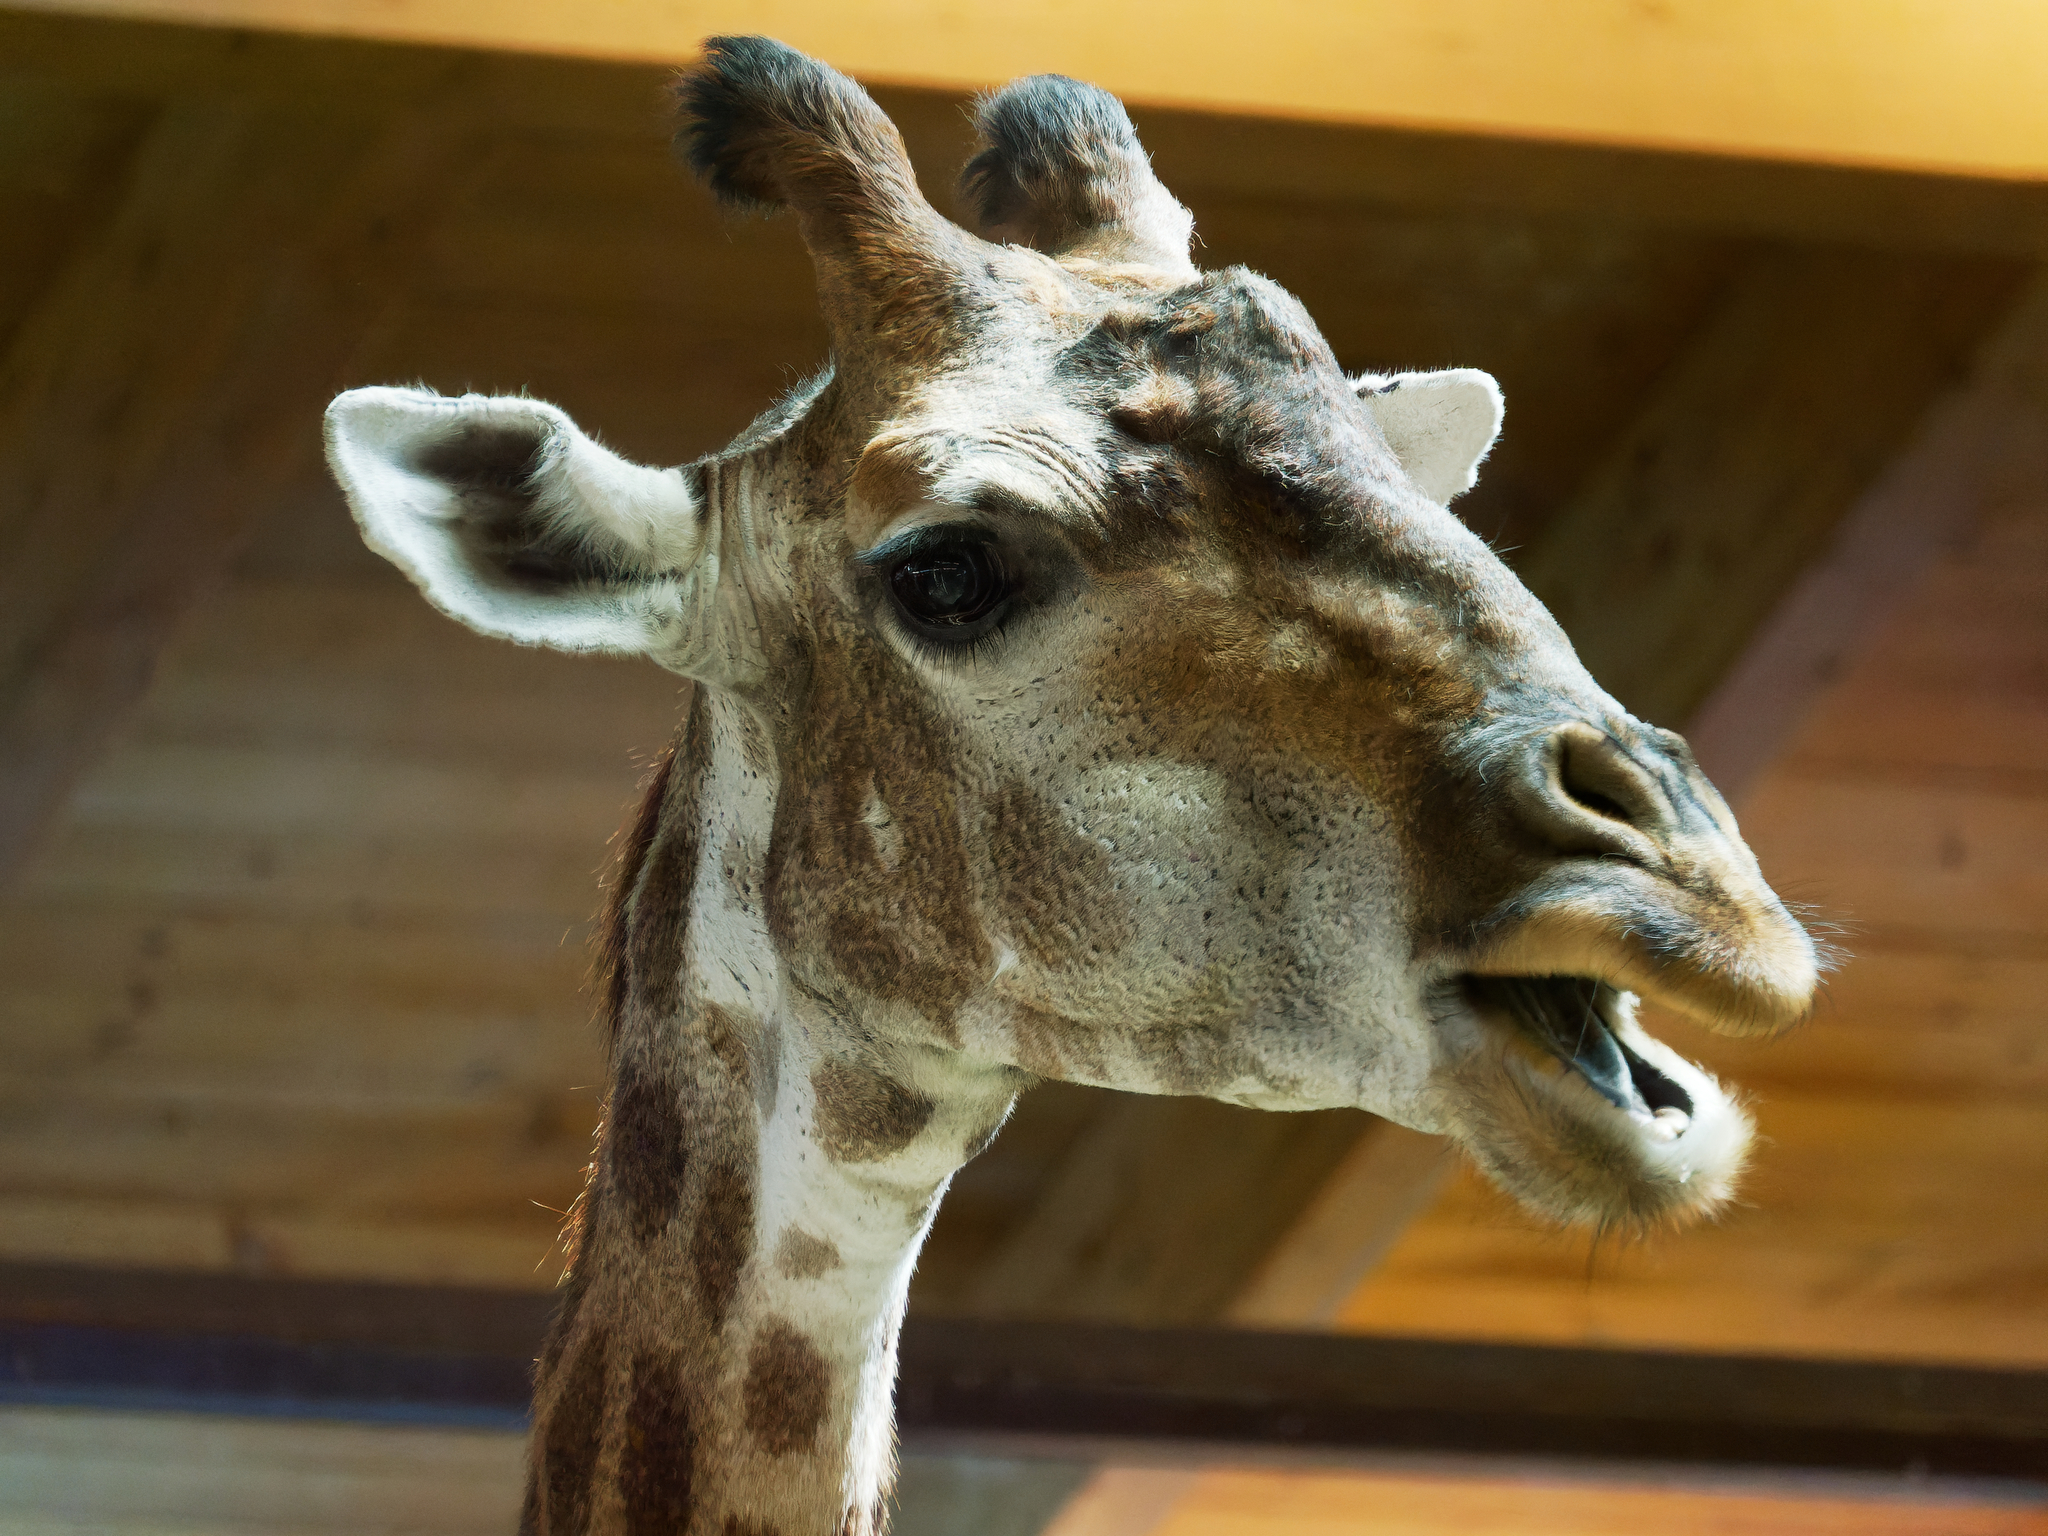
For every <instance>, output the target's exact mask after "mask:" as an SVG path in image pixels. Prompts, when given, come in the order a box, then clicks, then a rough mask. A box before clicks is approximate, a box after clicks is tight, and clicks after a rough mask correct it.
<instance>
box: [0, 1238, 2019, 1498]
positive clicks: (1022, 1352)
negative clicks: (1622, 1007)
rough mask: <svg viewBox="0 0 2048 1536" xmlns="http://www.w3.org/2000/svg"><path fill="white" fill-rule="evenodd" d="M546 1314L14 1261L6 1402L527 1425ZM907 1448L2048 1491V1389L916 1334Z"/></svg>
mask: <svg viewBox="0 0 2048 1536" xmlns="http://www.w3.org/2000/svg"><path fill="white" fill-rule="evenodd" d="M548 1310H549V1298H547V1297H544V1296H535V1295H522V1294H513V1293H505V1292H492V1291H476V1290H462V1289H456V1288H431V1287H419V1286H377V1285H337V1284H332V1283H326V1284H320V1283H307V1282H303V1281H274V1280H273V1281H260V1280H248V1279H240V1278H232V1277H215V1276H209V1277H192V1276H182V1275H168V1274H163V1273H161V1272H158V1273H151V1272H147V1271H128V1272H109V1271H93V1270H88V1269H78V1268H73V1267H65V1266H32V1265H10V1266H4V1267H0V1341H4V1344H5V1348H4V1349H0V1400H13V1401H16V1402H68V1403H78V1404H89V1405H96V1406H121V1405H127V1406H142V1405H148V1404H154V1405H158V1406H174V1405H175V1406H181V1407H184V1408H187V1409H201V1410H211V1411H217V1412H239V1413H252V1412H255V1413H276V1412H279V1411H288V1412H293V1413H297V1414H301V1415H305V1416H310V1417H334V1418H372V1419H381V1420H384V1421H387V1422H390V1421H395V1422H428V1423H433V1422H440V1423H447V1422H451V1421H457V1422H459V1421H464V1420H467V1421H470V1422H486V1423H488V1422H501V1423H502V1422H513V1421H516V1419H517V1418H518V1416H519V1415H520V1414H521V1413H522V1411H523V1409H524V1407H525V1398H526V1378H527V1372H528V1369H529V1366H530V1362H531V1360H532V1358H533V1356H534V1354H535V1352H536V1351H537V1350H538V1347H539V1343H540V1338H541V1333H542V1330H543V1328H544V1326H545V1321H546V1315H547V1312H548ZM898 1403H899V1409H898V1412H899V1418H900V1422H901V1427H902V1431H903V1434H904V1438H905V1441H906V1443H907V1444H909V1445H910V1446H912V1447H913V1448H914V1447H916V1446H917V1445H919V1444H920V1443H929V1442H942V1443H950V1444H955V1445H958V1444H960V1443H962V1442H963V1441H965V1442H968V1443H972V1444H974V1445H976V1447H977V1448H978V1449H983V1450H986V1451H992V1452H997V1453H1000V1452H1001V1451H1003V1450H1005V1449H1014V1448H1017V1447H1019V1446H1020V1445H1021V1446H1025V1447H1029V1448H1032V1449H1036V1450H1039V1451H1041V1452H1042V1451H1043V1450H1044V1449H1045V1448H1046V1447H1047V1446H1048V1445H1057V1446H1059V1447H1060V1448H1061V1449H1063V1450H1066V1451H1067V1452H1069V1453H1070V1454H1071V1453H1075V1452H1080V1453H1085V1454H1093V1455H1097V1456H1112V1457H1114V1456H1117V1455H1119V1454H1121V1455H1123V1456H1126V1457H1128V1456H1129V1455H1130V1454H1131V1453H1132V1452H1133V1451H1139V1452H1141V1453H1143V1452H1145V1451H1150V1452H1151V1453H1152V1454H1158V1453H1159V1452H1160V1451H1162V1450H1165V1451H1167V1452H1169V1453H1170V1452H1171V1451H1172V1450H1173V1448H1176V1447H1178V1448H1180V1449H1181V1450H1183V1451H1191V1452H1196V1453H1200V1454H1206V1455H1208V1456H1211V1457H1214V1456H1218V1455H1223V1456H1228V1455H1231V1454H1233V1453H1234V1454H1236V1455H1240V1456H1242V1455H1244V1454H1246V1453H1248V1452H1249V1453H1258V1452H1260V1451H1264V1452H1267V1453H1271V1452H1273V1451H1292V1452H1296V1453H1300V1452H1308V1453H1312V1454H1320V1455H1322V1456H1333V1455H1334V1456H1343V1455H1345V1454H1353V1455H1355V1454H1359V1453H1375V1452H1378V1453H1384V1452H1387V1451H1405V1452H1425V1453H1439V1454H1452V1455H1461V1456H1480V1457H1483V1456H1503V1455H1505V1456H1538V1457H1548V1456H1555V1457H1566V1458H1570V1459H1571V1460H1573V1461H1575V1462H1582V1463H1583V1462H1596V1463H1597V1462H1604V1463H1607V1464H1609V1465H1610V1466H1613V1465H1621V1466H1626V1465H1629V1464H1638V1465H1640V1464H1645V1463H1648V1464H1665V1465H1672V1464H1677V1465H1687V1466H1691V1467H1694V1468H1702V1467H1705V1468H1726V1469H1734V1468H1752V1469H1754V1468H1763V1467H1779V1468H1804V1469H1809V1470H1826V1471H1838V1472H1839V1471H1856V1472H1875V1473H1890V1474H1893V1475H1906V1476H1910V1477H1915V1478H1924V1477H1926V1476H1928V1475H1930V1474H1934V1475H1951V1476H1954V1475H1963V1476H1968V1475H1979V1476H1981V1475H1994V1476H2004V1477H2015V1478H2021V1479H2033V1480H2035V1481H2038V1480H2040V1479H2041V1478H2042V1476H2043V1475H2044V1474H2043V1468H2044V1466H2048V1460H2044V1455H2048V1377H2044V1375H2043V1373H2040V1372H2028V1371H1987V1370H1968V1369H1959V1368H1955V1367H1947V1366H1938V1365H1927V1364H1919V1363H1913V1362H1899V1363H1882V1364H1871V1363H1858V1364H1844V1363H1839V1362H1823V1361H1804V1360H1795V1359H1786V1358H1761V1357H1743V1356H1730V1355H1683V1354H1660V1353H1656V1352H1652V1351H1631V1350H1599V1349H1549V1348H1540V1347H1527V1346H1514V1345H1484V1344H1459V1343H1441V1342H1434V1341H1424V1340H1411V1339H1399V1340H1397V1339H1374V1338H1362V1337H1357V1336H1351V1337H1332V1336H1329V1335H1320V1334H1287V1333H1259V1332H1245V1333H1233V1332H1229V1331H1225V1330H1213V1329H1212V1330H1186V1331H1176V1330H1170V1329H1150V1328H1146V1329H1139V1328H1116V1327H1104V1326H1088V1325H1078V1324H1073V1323H1055V1324H1044V1323H1039V1324H1033V1323H1000V1322H992V1321H987V1320H965V1319H959V1320H932V1319H912V1320H911V1321H910V1322H909V1323H908V1324H907V1325H906V1327H905V1329H904V1333H903V1342H902V1375H901V1383H900V1386H899V1389H898Z"/></svg>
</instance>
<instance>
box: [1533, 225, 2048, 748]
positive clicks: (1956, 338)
mask: <svg viewBox="0 0 2048 1536" xmlns="http://www.w3.org/2000/svg"><path fill="white" fill-rule="evenodd" d="M2025 277H2026V272H2025V271H2024V269H2021V268H2016V267H2014V266H2013V265H2012V264H2010V263H2006V262H1990V261H1987V262H1983V263H1981V264H1963V263H1954V262H1942V263H1932V262H1928V261H1925V260H1922V259H1918V258H1912V257H1905V256H1896V255H1885V254H1879V253H1873V252H1868V251H1857V250H1843V249H1829V248H1825V247H1822V248H1803V249H1802V248H1795V249H1782V250H1773V251H1766V252H1764V253H1762V254H1761V255H1759V256H1757V257H1756V258H1754V259H1753V261H1752V262H1751V263H1750V265H1749V267H1748V270H1747V271H1746V272H1745V273H1744V274H1743V275H1742V276H1741V278H1740V279H1739V280H1738V281H1737V282H1736V284H1735V285H1734V288H1733V291H1732V292H1731V293H1730V294H1729V295H1728V296H1727V298H1726V300H1725V301H1724V302H1723V303H1722V305H1721V306H1720V308H1719V310H1718V311H1717V312H1716V313H1715V314H1714V315H1713V316H1712V317H1711V319H1710V320H1709V321H1708V323H1707V325H1706V327H1705V329H1704V331H1703V333H1702V334H1701V335H1700V336H1699V338H1698V339H1697V341H1695V343H1694V344H1693V345H1692V347H1691V348H1690V349H1689V350H1688V352H1687V353H1686V355H1685V356H1684V357H1683V358H1682V359H1681V360H1680V362H1679V363H1678V364H1677V365H1676V366H1675V367H1673V368H1672V369H1671V370H1670V371H1669V373H1668V374H1667V375H1666V377H1665V378H1664V380H1663V381H1662V383H1661V384H1660V385H1659V386H1658V388H1657V389H1656V390H1655V391H1654V393H1653V394H1652V396H1651V398H1650V399H1649V400H1648V401H1647V402H1646V404H1645V405H1644V408H1643V410H1642V412H1641V414H1640V415H1638V416H1637V418H1636V419H1635V421H1634V422H1633V423H1632V424H1630V425H1629V426H1628V427H1627V428H1626V430H1625V431H1624V432H1623V433H1622V434H1621V435H1620V437H1619V438H1618V440H1617V441H1616V442H1615V444H1614V446H1613V448H1612V449H1611V450H1609V452H1608V454H1607V456H1606V458H1605V460H1604V462H1603V463H1602V464H1601V465H1600V466H1599V468H1598V469H1597V470H1596V471H1595V472H1594V473H1593V475H1592V476H1591V478H1590V479H1589V481H1588V482H1587V484H1586V485H1585V486H1584V488H1583V489H1582V490H1581V491H1580V492H1579V493H1578V495H1577V496H1576V497H1574V498H1573V500H1572V502H1571V503H1570V504H1569V505H1568V506H1566V507H1565V508H1564V509H1563V510H1562V511H1561V512H1560V513H1559V514H1558V516H1557V517H1556V519H1555V521H1554V522H1553V523H1552V525H1551V526H1550V527H1549V528H1548V529H1546V530H1545V532H1544V534H1543V536H1542V538H1541V539H1540V540H1539V541H1538V542H1537V544H1536V546H1535V547H1534V548H1532V549H1530V550H1528V551H1527V552H1526V553H1523V554H1518V555H1513V556H1511V557H1510V558H1511V559H1513V560H1514V562H1515V563H1516V564H1517V565H1518V566H1519V568H1520V570H1521V573H1522V575H1523V578H1524V579H1525V580H1526V581H1527V582H1528V583H1529V585H1530V587H1531V588H1532V589H1533V590H1534V591H1535V593H1536V595H1537V596H1538V597H1540V598H1542V599H1543V601H1544V602H1545V603H1546V604H1548V605H1549V608H1550V610H1551V612H1552V613H1554V614H1555V615H1556V616H1557V619H1558V622H1559V623H1561V624H1562V625H1563V626H1564V628H1565V631H1566V632H1567V633H1568V634H1569V635H1570V636H1571V637H1572V642H1573V644H1574V645H1576V646H1577V647H1578V650H1579V654H1580V656H1581V658H1583V659H1584V661H1585V662H1586V665H1587V666H1588V667H1589V668H1590V669H1591V670H1592V673H1593V675H1594V676H1595V677H1596V678H1598V679H1599V680H1600V681H1601V682H1602V683H1603V684H1604V685H1605V686H1606V687H1607V688H1608V689H1609V690H1610V691H1611V692H1613V693H1614V694H1615V696H1616V697H1618V698H1619V699H1620V700H1621V701H1622V703H1623V704H1625V705H1626V706H1628V708H1629V709H1631V710H1632V711H1634V712H1635V713H1636V714H1638V715H1641V716H1643V717H1644V718H1646V719H1650V720H1656V721H1670V722H1682V721H1686V720H1689V719H1690V718H1691V716H1692V714H1693V712H1694V711H1695V710H1696V709H1698V708H1699V706H1700V705H1701V704H1702V703H1703V702H1704V701H1705V700H1706V698H1707V696H1708V694H1709V693H1710V692H1711V691H1712V689H1713V687H1714V685H1715V683H1716V682H1717V681H1718V680H1719V679H1720V678H1721V677H1722V676H1723V675H1724V674H1725V673H1726V672H1727V671H1728V669H1729V668H1730V667H1731V666H1732V665H1734V663H1735V661H1736V658H1737V657H1739V656H1740V655H1741V654H1742V651H1743V649H1744V647H1745V646H1746V645H1747V644H1748V642H1749V639H1750V637H1751V636H1752V635H1753V634H1755V633H1756V631H1757V629H1758V627H1759V626H1760V625H1761V624H1762V623H1763V622H1764V621H1765V619H1766V618H1767V617H1768V615H1769V614H1770V613H1771V612H1772V611H1773V610H1774V609H1775V608H1776V607H1777V605H1778V602H1779V600H1780V599H1781V598H1782V597H1783V595H1784V594H1785V592H1786V591H1787V589H1788V588H1789V587H1790V586H1791V584H1792V582H1793V580H1794V579H1795V578H1796V577H1797V576H1798V574H1799V572H1800V571H1801V570H1802V569H1803V568H1805V566H1806V565H1807V564H1808V563H1809V562H1810V561H1812V560H1813V559H1814V558H1815V556H1816V555H1817V554H1818V553H1819V552H1820V551H1821V550H1822V549H1824V548H1825V547H1826V546H1827V543H1828V540H1829V538H1830V536H1831V535H1832V533H1833V532H1834V529H1835V527H1836V526H1837V524H1838V523H1839V522H1840V521H1841V519H1842V517H1843V516H1844V515H1845V513H1846V512H1847V510H1848V508H1849V507H1850V505H1851V504H1852V503H1853V502H1854V501H1855V499H1856V497H1857V496H1858V495H1860V494H1861V492H1862V491H1863V489H1864V487H1865V486H1867V485H1868V484H1870V482H1871V481H1872V480H1873V479H1874V478H1875V477H1876V475H1877V473H1878V471H1879V470H1880V469H1881V468H1882V467H1883V466H1884V464H1885V463H1886V461H1887V460H1889V459H1890V458H1892V457H1893V456H1894V455H1895V454H1896V453H1897V452H1898V449H1899V444H1900V443H1901V442H1902V441H1903V440H1904V439H1905V438H1906V437H1907V435H1908V434H1909V433H1910V432H1911V431H1912V429H1913V427H1914V426H1915V424H1916V423H1917V422H1918V420H1919V419H1920V417H1921V415H1922V414H1923V413H1924V412H1925V411H1926V410H1927V409H1928V408H1929V406H1930V405H1931V403H1932V402H1933V401H1934V400H1935V399H1936V398H1938V397H1939V395H1940V394H1941V393H1942V391H1943V390H1944V389H1945V388H1947V387H1948V386H1949V384H1950V383H1951V382H1952V381H1953V380H1954V379H1956V378H1957V377H1958V376H1960V375H1961V374H1962V373H1963V372H1964V371H1965V370H1966V368H1967V366H1968V363H1969V359H1970V357H1971V355H1972V353H1973V351H1974V349H1975V348H1976V346H1977V344H1978V343H1979V342H1980V340H1981V339H1982V338H1983V337H1984V335H1985V334H1986V333H1987V331H1989V330H1990V328H1991V327H1992V326H1993V325H1995V324H1996V323H1997V322H1998V320H1999V319H2000V317H2001V316H2002V315H2003V313H2004V312H2005V310H2006V309H2007V308H2008V307H2009V306H2010V305H2011V304H2012V302H2013V301H2014V299H2015V296H2016V295H2017V293H2018V291H2019V289H2020V286H2021V284H2022V282H2023V281H2024V280H2025ZM1510 430H1512V428H1510Z"/></svg>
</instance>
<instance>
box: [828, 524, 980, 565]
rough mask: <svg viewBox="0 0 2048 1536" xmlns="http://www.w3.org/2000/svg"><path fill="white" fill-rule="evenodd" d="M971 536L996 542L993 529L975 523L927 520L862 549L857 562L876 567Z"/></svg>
mask: <svg viewBox="0 0 2048 1536" xmlns="http://www.w3.org/2000/svg"><path fill="white" fill-rule="evenodd" d="M970 539H971V540H973V541H974V542H976V543H981V544H987V543H993V542H994V540H993V539H992V538H991V536H990V534H989V531H988V530H987V529H986V528H983V527H981V526H980V525H978V524H975V523H926V524H924V525H923V526H921V527H917V528H906V529H904V530H903V532H901V533H899V534H897V535H895V536H894V537H893V538H887V539H884V540H882V542H881V543H879V544H877V545H876V546H875V547H874V548H873V549H865V550H862V551H860V552H859V553H858V554H856V555H855V556H854V557H853V563H854V564H855V565H861V566H866V567H867V568H868V569H869V570H876V569H879V568H880V567H882V566H885V565H887V564H888V563H889V562H890V561H892V560H897V559H901V558H902V557H904V556H906V555H914V554H916V553H917V552H918V550H920V549H921V548H923V547H925V546H926V545H931V544H958V543H964V542H966V541H967V540H970Z"/></svg>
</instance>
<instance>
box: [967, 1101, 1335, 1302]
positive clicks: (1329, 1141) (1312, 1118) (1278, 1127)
mask: <svg viewBox="0 0 2048 1536" xmlns="http://www.w3.org/2000/svg"><path fill="white" fill-rule="evenodd" d="M1027 1106H1028V1100H1027ZM1027 1112H1028V1109H1027ZM1374 1124H1375V1122H1374V1121H1373V1120H1372V1119H1371V1117H1369V1116H1366V1115H1362V1114H1359V1113H1357V1112H1355V1111H1344V1110H1335V1111H1325V1112H1322V1113H1319V1114H1306V1115H1275V1114H1270V1113H1267V1112H1264V1111H1260V1110H1251V1109H1240V1108H1238V1107H1236V1106H1234V1105H1229V1104H1220V1103H1217V1102H1215V1101H1214V1100H1210V1099H1194V1098H1155V1097H1149V1096H1142V1095H1135V1094H1113V1095H1103V1096H1102V1102H1101V1108H1100V1109H1099V1110H1098V1112H1097V1113H1096V1115H1095V1117H1094V1119H1093V1120H1092V1121H1091V1122H1090V1123H1089V1124H1088V1126H1087V1127H1086V1128H1085V1129H1084V1130H1083V1131H1082V1133H1081V1134H1080V1136H1079V1137H1078V1138H1077V1139H1076V1140H1075V1142H1074V1143H1073V1145H1072V1146H1071V1147H1070V1148H1069V1149H1068V1151H1067V1153H1066V1155H1065V1156H1064V1157H1063V1158H1062V1159H1061V1161H1060V1163H1059V1165H1058V1166H1057V1168H1056V1169H1054V1170H1053V1171H1052V1172H1051V1174H1050V1176H1049V1177H1048V1178H1047V1179H1046V1181H1045V1183H1044V1184H1043V1185H1042V1187H1041V1188H1040V1190H1039V1193H1038V1197H1037V1200H1036V1202H1035V1203H1034V1205H1033V1206H1032V1208H1031V1210H1030V1212H1029V1214H1028V1215H1026V1216H1025V1217H1024V1218H1023V1219H1022V1220H1020V1221H1019V1222H1017V1223H1016V1224H1015V1225H1014V1226H1013V1227H1012V1228H1011V1229H1010V1231H1009V1233H1008V1234H1007V1236H1006V1237H1005V1239H1004V1240H1003V1241H1002V1243H1001V1244H1000V1245H999V1246H998V1247H997V1248H996V1249H995V1251H994V1252H993V1253H992V1254H990V1255H989V1256H988V1257H987V1258H986V1259H985V1260H984V1261H983V1263H982V1264H981V1266H980V1270H979V1274H978V1276H977V1277H976V1279H975V1281H974V1282H973V1284H972V1285H971V1286H970V1287H969V1288H968V1289H967V1290H966V1292H965V1294H964V1295H963V1296H962V1297H960V1298H959V1304H961V1305H963V1306H964V1308H965V1309H966V1310H968V1311H971V1312H973V1313H976V1314H980V1315H985V1316H1001V1317H1067V1318H1087V1319H1090V1320H1094V1321H1099V1322H1122V1323H1148V1324H1158V1323H1192V1322H1209V1321H1213V1320H1215V1319H1217V1318H1219V1317H1221V1316H1222V1315H1223V1314H1224V1312H1225V1311H1226V1310H1227V1309H1228V1308H1229V1307H1230V1305H1231V1303H1232V1302H1233V1301H1234V1300H1235V1299H1236V1297H1237V1295H1238V1293H1239V1291H1240V1290H1241V1289H1242V1288H1243V1286H1244V1284H1245V1282H1246V1281H1247V1279H1249V1277H1250V1276H1251V1275H1252V1274H1253V1273H1255V1272H1256V1271H1257V1270H1258V1268H1259V1266H1260V1264H1261V1263H1262V1262H1264V1261H1265V1259H1266V1258H1267V1256H1268V1255H1269V1254H1270V1253H1271V1252H1272V1250H1273V1248H1274V1245H1275V1244H1277V1243H1278V1242H1280V1241H1281V1239H1282V1237H1283V1236H1284V1235H1285V1234H1286V1233H1287V1231H1288V1229H1289V1228H1290V1227H1291V1226H1292V1225H1293V1223H1294V1222H1295V1221H1296V1220H1297V1219H1298V1218H1299V1216H1300V1214H1301V1212H1302V1211H1303V1209H1304V1208H1305V1207H1306V1206H1307V1205H1308V1203H1309V1201H1310V1199H1311V1198H1312V1197H1313V1196H1314V1195H1315V1193H1316V1191H1317V1190H1319V1189H1320V1188H1321V1187H1322V1186H1323V1184H1324V1182H1325V1181H1326V1180H1327V1178H1328V1176H1329V1173H1330V1170H1331V1169H1333V1168H1335V1167H1336V1166H1338V1164H1339V1163H1341V1162H1342V1160H1343V1159H1344V1158H1345V1156H1346V1155H1347V1154H1348V1153H1349V1152H1350V1150H1351V1149H1352V1148H1353V1147H1354V1146H1356V1145H1357V1144H1358V1143H1359V1140H1360V1137H1361V1136H1362V1135H1365V1134H1369V1127H1372V1126H1373V1125H1374Z"/></svg>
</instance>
